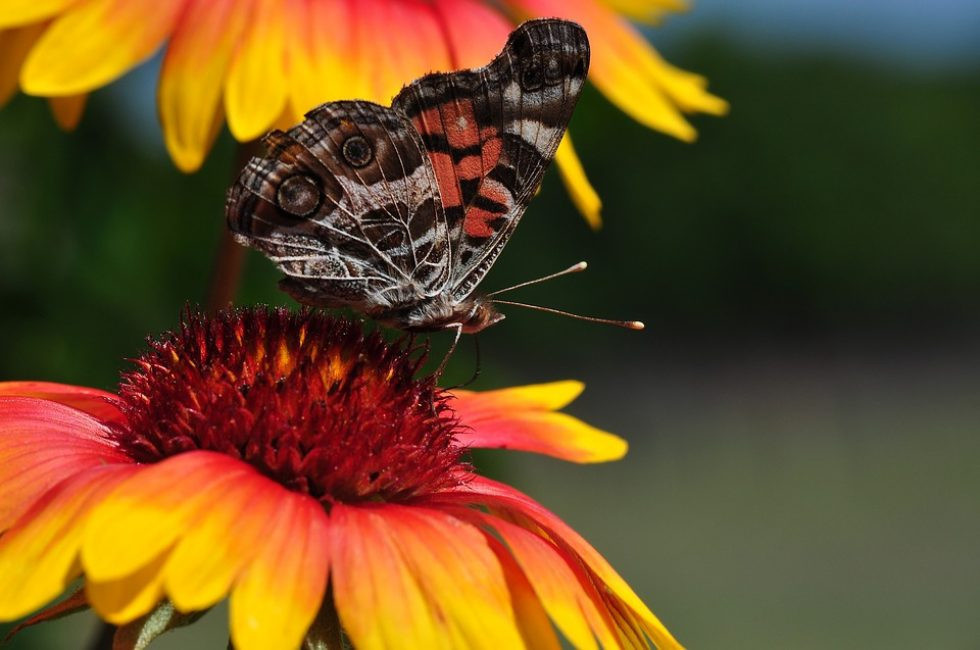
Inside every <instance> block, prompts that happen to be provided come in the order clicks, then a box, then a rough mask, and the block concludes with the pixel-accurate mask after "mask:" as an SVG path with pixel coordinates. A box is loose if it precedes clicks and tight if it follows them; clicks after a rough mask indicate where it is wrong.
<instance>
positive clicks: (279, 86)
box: [225, 0, 287, 142]
mask: <svg viewBox="0 0 980 650" xmlns="http://www.w3.org/2000/svg"><path fill="white" fill-rule="evenodd" d="M254 2H255V8H254V14H253V17H252V20H251V21H249V25H248V27H246V28H245V34H244V36H243V38H242V41H241V43H240V44H239V46H238V51H237V52H236V53H235V55H234V59H233V60H232V62H231V67H230V68H229V70H228V78H227V81H226V83H225V112H226V113H227V115H228V128H229V129H230V130H231V133H232V135H234V136H235V138H236V139H237V140H239V141H242V142H245V141H248V140H254V139H255V138H257V137H259V136H261V135H263V134H264V133H265V132H266V131H268V130H269V128H270V126H271V125H272V123H273V122H275V121H276V119H277V118H278V117H279V115H280V114H281V113H282V110H283V107H284V106H285V105H286V96H287V90H286V43H285V22H284V17H283V8H282V2H281V0H254Z"/></svg>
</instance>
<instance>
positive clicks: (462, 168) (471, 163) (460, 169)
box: [456, 155, 484, 179]
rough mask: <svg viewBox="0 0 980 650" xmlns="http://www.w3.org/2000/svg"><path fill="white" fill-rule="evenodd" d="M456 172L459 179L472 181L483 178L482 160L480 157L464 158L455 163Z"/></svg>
mask: <svg viewBox="0 0 980 650" xmlns="http://www.w3.org/2000/svg"><path fill="white" fill-rule="evenodd" d="M456 170H457V173H458V174H459V177H460V178H466V179H473V178H480V177H482V176H483V170H484V167H483V159H482V157H480V156H475V155H474V156H466V157H465V158H463V159H462V160H460V161H459V162H458V163H456Z"/></svg>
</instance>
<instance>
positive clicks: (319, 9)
mask: <svg viewBox="0 0 980 650" xmlns="http://www.w3.org/2000/svg"><path fill="white" fill-rule="evenodd" d="M283 10H284V14H285V17H286V33H288V34H289V38H288V39H286V52H287V59H288V61H289V66H288V67H289V70H288V74H289V92H290V104H291V105H292V108H293V113H294V115H295V118H296V119H294V120H292V121H293V122H297V121H299V119H301V118H302V116H303V114H304V113H306V111H308V110H310V109H312V108H315V107H316V106H319V105H320V104H322V103H323V102H326V101H333V100H337V99H342V98H354V97H365V96H366V88H367V86H366V84H365V83H364V80H363V78H362V76H361V75H360V74H359V70H358V69H357V66H356V62H355V59H356V57H355V56H354V54H353V52H352V48H353V43H354V41H353V32H354V29H353V27H352V26H353V25H356V22H355V20H354V19H355V16H354V14H353V8H352V4H351V3H349V2H319V1H318V0H285V3H284V4H283ZM336 25H344V26H345V28H344V29H335V26H336ZM326 34H329V37H326V36H325V35H326Z"/></svg>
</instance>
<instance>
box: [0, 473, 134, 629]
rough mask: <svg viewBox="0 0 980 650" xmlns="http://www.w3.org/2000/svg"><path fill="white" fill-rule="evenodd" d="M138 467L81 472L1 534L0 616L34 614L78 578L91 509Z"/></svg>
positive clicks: (12, 616)
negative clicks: (83, 537) (79, 550)
mask: <svg viewBox="0 0 980 650" xmlns="http://www.w3.org/2000/svg"><path fill="white" fill-rule="evenodd" d="M136 470H137V468H136V466H135V465H107V466H104V467H95V468H92V469H90V470H88V471H85V472H81V473H77V474H75V475H73V476H71V477H70V478H68V479H66V480H64V481H62V482H61V483H59V484H58V485H57V486H56V487H54V488H52V489H50V490H48V491H47V492H46V493H45V494H44V496H43V497H42V498H41V499H40V500H38V501H37V502H36V503H35V504H34V505H33V507H32V508H31V509H30V510H29V511H28V512H26V513H25V514H24V515H23V516H22V517H21V518H20V519H19V520H18V522H17V523H16V524H15V525H14V527H12V528H10V529H9V530H7V531H6V532H5V533H4V535H3V537H0V620H8V621H9V620H13V619H16V618H19V617H21V616H23V615H25V614H28V613H30V612H31V611H33V610H35V609H37V608H38V607H40V606H42V605H44V604H45V603H47V602H49V601H51V600H52V599H54V598H55V597H57V596H58V595H59V594H61V593H62V592H63V591H64V590H65V589H66V588H67V587H68V585H69V584H70V583H71V582H72V581H73V580H74V579H75V578H76V577H78V575H79V574H80V573H81V569H80V567H79V566H78V549H79V546H80V545H81V542H82V536H83V532H84V522H85V520H86V516H87V513H88V512H89V511H90V510H91V508H92V507H93V506H94V505H95V504H97V503H98V502H99V500H100V499H101V498H102V496H104V495H105V494H106V492H108V491H110V490H111V489H113V488H114V487H115V486H116V485H118V484H119V483H120V482H122V481H123V480H125V479H126V478H127V477H128V476H129V475H131V474H132V473H133V472H135V471H136Z"/></svg>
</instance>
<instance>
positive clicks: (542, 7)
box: [509, 0, 728, 142]
mask: <svg viewBox="0 0 980 650" xmlns="http://www.w3.org/2000/svg"><path fill="white" fill-rule="evenodd" d="M509 4H512V5H514V6H515V7H517V8H518V9H519V10H521V11H524V12H527V13H530V14H533V15H537V16H544V15H550V16H561V17H563V18H568V19H570V20H574V21H576V22H578V23H580V24H581V25H582V26H583V27H585V29H586V31H587V32H588V33H589V38H590V40H591V41H592V64H591V69H590V72H589V78H590V79H591V80H592V81H593V82H594V83H595V85H596V86H597V87H598V88H599V90H600V91H602V93H603V94H604V95H606V97H608V98H609V100H610V101H612V102H613V103H614V104H616V105H617V106H618V107H619V108H620V109H622V110H623V111H625V112H626V113H627V114H629V115H630V116H632V117H633V119H635V120H637V121H638V122H640V123H641V124H644V125H646V126H648V127H650V128H653V129H656V130H658V131H663V132H664V133H667V134H669V135H672V136H674V137H676V138H679V139H681V140H684V141H687V142H690V141H693V140H694V139H695V138H696V137H697V132H696V131H695V130H694V127H692V126H691V125H690V124H689V123H688V122H687V120H686V119H685V118H684V116H683V115H682V114H681V110H685V111H702V112H706V113H712V114H716V115H720V114H723V113H724V112H725V111H727V109H728V104H727V103H726V102H725V101H724V100H722V99H720V98H718V97H715V96H714V95H712V94H710V93H709V92H707V90H705V81H704V79H703V78H702V77H700V76H698V75H693V74H691V73H687V72H683V71H680V70H678V69H677V68H674V67H673V66H670V65H669V64H667V63H666V62H664V61H663V59H661V58H660V56H659V55H658V54H657V53H656V51H654V49H653V48H652V47H651V46H650V44H649V43H648V42H647V41H646V39H644V38H643V36H642V35H641V34H640V33H639V32H638V31H637V30H636V29H635V28H633V27H632V26H631V25H630V24H629V23H628V22H627V21H626V20H624V19H623V18H622V17H620V16H618V15H617V14H616V13H614V12H613V11H612V10H611V9H609V8H608V7H605V6H602V5H600V4H598V3H596V2H594V1H592V0H509Z"/></svg>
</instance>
